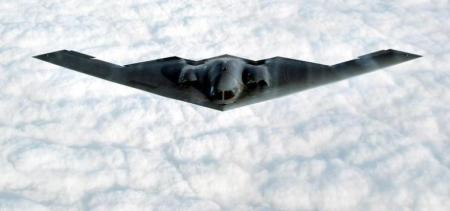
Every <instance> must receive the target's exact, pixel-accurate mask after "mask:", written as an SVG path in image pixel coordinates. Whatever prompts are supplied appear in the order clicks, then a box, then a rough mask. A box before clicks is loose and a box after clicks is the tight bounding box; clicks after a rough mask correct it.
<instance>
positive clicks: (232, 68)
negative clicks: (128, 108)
mask: <svg viewBox="0 0 450 211" xmlns="http://www.w3.org/2000/svg"><path fill="white" fill-rule="evenodd" d="M418 57H420V56H419V55H416V54H411V53H406V52H401V51H397V50H392V49H388V50H380V51H377V52H374V53H370V54H367V55H363V56H360V57H358V58H356V59H353V60H350V61H346V62H342V63H338V64H335V65H323V64H317V63H312V62H306V61H301V60H295V59H289V58H284V57H273V58H269V59H263V60H257V61H254V60H249V59H245V58H240V57H236V56H231V55H222V56H217V57H213V58H208V59H203V60H198V61H194V60H189V59H184V58H180V57H168V58H162V59H157V60H151V61H146V62H140V63H135V64H128V65H123V66H121V65H117V64H112V63H109V62H105V61H102V60H98V59H95V58H94V57H93V56H89V55H86V54H82V53H79V52H76V51H70V50H60V51H55V52H51V53H46V54H42V55H38V56H35V58H37V59H40V60H43V61H46V62H50V63H53V64H56V65H59V66H63V67H66V68H69V69H72V70H75V71H78V72H82V73H85V74H88V75H92V76H95V77H99V78H102V79H105V80H109V81H112V82H115V83H119V84H123V85H126V86H130V87H134V88H137V89H141V90H144V91H148V92H151V93H154V94H157V95H161V96H165V97H169V98H173V99H177V100H181V101H185V102H189V103H193V104H197V105H201V106H205V107H208V108H212V109H216V110H220V111H224V110H228V109H232V108H237V107H241V106H245V105H249V104H253V103H258V102H262V101H266V100H270V99H273V98H277V97H281V96H285V95H288V94H292V93H295V92H299V91H303V90H306V89H309V88H313V87H317V86H320V85H324V84H328V83H332V82H336V81H340V80H343V79H347V78H350V77H353V76H357V75H361V74H364V73H368V72H371V71H374V70H378V69H381V68H385V67H388V66H391V65H396V64H399V63H402V62H406V61H409V60H412V59H416V58H418Z"/></svg>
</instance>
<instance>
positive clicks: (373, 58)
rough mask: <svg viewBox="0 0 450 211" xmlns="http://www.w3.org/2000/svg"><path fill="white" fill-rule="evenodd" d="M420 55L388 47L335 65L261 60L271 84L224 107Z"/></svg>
mask: <svg viewBox="0 0 450 211" xmlns="http://www.w3.org/2000/svg"><path fill="white" fill-rule="evenodd" d="M418 57H420V56H419V55H415V54H411V53H406V52H401V51H397V50H392V49H388V50H381V51H377V52H374V53H370V54H367V55H363V56H360V57H358V58H356V59H353V60H350V61H346V62H343V63H339V64H336V65H322V64H317V63H311V62H306V61H301V60H295V59H289V58H284V57H274V58H270V59H265V60H260V61H257V63H259V64H261V65H264V66H266V67H267V69H268V72H269V73H270V77H271V85H270V86H269V87H267V88H265V89H263V90H256V91H254V92H252V93H247V96H246V97H245V98H243V99H242V100H240V101H237V102H236V103H234V104H230V105H226V106H225V110H226V109H232V108H237V107H241V106H245V105H249V104H253V103H257V102H261V101H265V100H270V99H273V98H277V97H281V96H285V95H288V94H292V93H295V92H299V91H303V90H306V89H310V88H313V87H317V86H321V85H324V84H328V83H332V82H336V81H340V80H343V79H347V78H350V77H353V76H357V75H361V74H364V73H369V72H372V71H375V70H378V69H381V68H384V67H388V66H392V65H396V64H400V63H403V62H406V61H409V60H412V59H415V58H418Z"/></svg>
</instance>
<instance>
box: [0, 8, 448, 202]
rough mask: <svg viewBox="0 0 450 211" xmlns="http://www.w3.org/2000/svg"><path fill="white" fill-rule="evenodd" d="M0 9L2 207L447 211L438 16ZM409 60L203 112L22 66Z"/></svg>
mask: <svg viewBox="0 0 450 211" xmlns="http://www.w3.org/2000/svg"><path fill="white" fill-rule="evenodd" d="M362 2H363V1H344V0H336V1H325V0H317V1H306V0H305V1H299V0H292V1H269V0H263V1H251V0H248V1H178V0H177V1H175V0H173V1H167V0H161V1H144V0H137V1H107V0H92V1H76V0H55V1H53V0H14V1H8V0H0V210H79V209H92V210H139V209H146V210H176V209H177V210H385V209H387V210H411V209H414V210H416V209H417V210H450V128H449V123H450V106H449V105H450V94H449V91H450V90H449V88H450V72H449V71H450V63H449V61H450V44H449V43H450V37H449V36H450V21H449V20H450V12H449V11H450V5H449V1H448V0H398V1H364V3H362ZM388 48H394V49H398V50H403V51H407V52H411V53H416V54H421V55H423V56H424V57H422V58H420V59H418V60H413V61H410V62H407V63H403V64H401V65H398V66H394V67H391V68H387V69H384V70H381V71H378V72H374V73H371V74H367V75H363V76H360V77H356V78H352V79H350V80H346V81H342V82H339V83H335V84H332V85H329V86H323V87H320V88H316V89H312V90H309V91H306V92H302V93H298V94H294V95H290V96H288V97H284V98H280V99H277V100H273V101H269V102H265V103H260V104H256V105H252V106H248V107H243V108H240V109H236V110H231V111H227V112H217V111H214V110H210V109H207V108H202V107H198V106H194V105H191V104H188V103H183V102H179V101H175V100H171V99H167V98H163V97H160V96H156V95H152V94H149V93H145V92H143V91H139V90H135V89H132V88H128V87H125V86H122V85H117V84H113V83H110V82H106V81H103V80H101V79H97V78H94V77H91V76H87V75H83V74H80V73H78V72H74V71H70V70H67V69H64V68H61V67H58V66H55V65H51V64H49V63H45V62H42V61H39V60H36V59H33V58H32V56H34V55H38V54H42V53H46V52H50V51H55V50H60V49H72V50H77V51H81V52H84V53H87V54H90V55H94V56H96V57H98V58H100V59H103V60H106V61H110V62H114V63H117V64H128V63H135V62H139V61H145V60H152V59H157V58H160V57H167V56H173V55H178V56H181V57H185V58H190V59H202V58H207V57H212V56H216V55H220V54H225V53H226V54H233V55H237V56H241V57H245V58H250V59H263V58H269V57H273V56H285V57H290V58H296V59H302V60H307V61H313V62H319V63H325V64H334V63H338V62H342V61H346V60H349V59H353V58H355V57H357V56H359V55H362V54H366V53H370V52H373V51H376V50H380V49H388Z"/></svg>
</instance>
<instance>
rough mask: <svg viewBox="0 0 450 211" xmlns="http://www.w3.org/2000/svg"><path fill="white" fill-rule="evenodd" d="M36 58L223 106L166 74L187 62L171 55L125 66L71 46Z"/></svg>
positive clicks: (106, 78) (108, 78)
mask: <svg viewBox="0 0 450 211" xmlns="http://www.w3.org/2000/svg"><path fill="white" fill-rule="evenodd" d="M35 58H37V59H40V60H43V61H46V62H50V63H53V64H56V65H59V66H62V67H66V68H69V69H72V70H75V71H78V72H82V73H85V74H88V75H91V76H95V77H98V78H102V79H105V80H108V81H112V82H115V83H119V84H123V85H126V86H130V87H134V88H137V89H141V90H144V91H147V92H151V93H154V94H158V95H161V96H165V97H169V98H173V99H177V100H181V101H185V102H189V103H193V104H197V105H201V106H205V107H208V108H212V109H217V110H222V106H221V105H216V104H214V103H211V102H210V101H209V99H208V98H207V97H205V96H204V95H203V93H201V92H200V91H199V90H197V89H195V88H193V87H189V86H188V87H180V86H177V85H176V83H173V81H171V80H169V79H168V77H167V76H164V75H163V71H162V70H163V69H167V68H169V69H170V68H172V69H181V68H182V66H184V65H185V62H184V59H182V58H178V57H169V58H164V59H158V60H153V61H148V62H142V63H136V64H130V65H125V66H120V65H116V64H112V63H108V62H105V61H102V60H98V59H95V58H94V57H93V56H89V55H86V54H82V53H79V52H76V51H68V50H61V51H55V52H51V53H46V54H42V55H38V56H35Z"/></svg>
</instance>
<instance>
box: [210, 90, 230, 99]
mask: <svg viewBox="0 0 450 211" xmlns="http://www.w3.org/2000/svg"><path fill="white" fill-rule="evenodd" d="M234 96H235V93H234V92H233V91H231V90H227V91H221V90H218V91H217V92H216V93H215V94H214V96H213V98H214V99H217V100H229V99H231V98H233V97H234Z"/></svg>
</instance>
